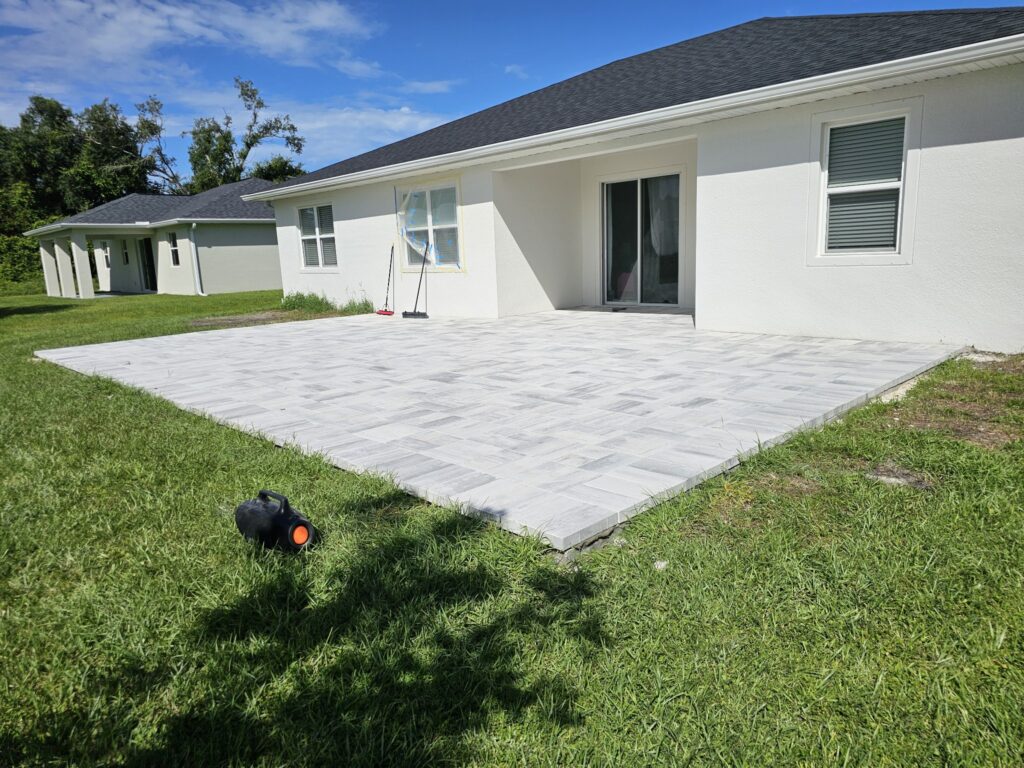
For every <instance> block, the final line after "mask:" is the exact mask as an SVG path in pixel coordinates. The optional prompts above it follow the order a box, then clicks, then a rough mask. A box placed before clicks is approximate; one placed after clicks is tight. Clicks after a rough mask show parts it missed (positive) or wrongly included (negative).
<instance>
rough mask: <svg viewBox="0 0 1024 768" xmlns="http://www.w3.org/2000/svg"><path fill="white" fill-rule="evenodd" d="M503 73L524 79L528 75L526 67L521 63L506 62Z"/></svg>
mask: <svg viewBox="0 0 1024 768" xmlns="http://www.w3.org/2000/svg"><path fill="white" fill-rule="evenodd" d="M505 74H506V75H512V77H518V78H519V79H520V80H525V79H526V78H528V77H529V75H528V74H526V67H524V66H523V65H522V64H506V65H505Z"/></svg>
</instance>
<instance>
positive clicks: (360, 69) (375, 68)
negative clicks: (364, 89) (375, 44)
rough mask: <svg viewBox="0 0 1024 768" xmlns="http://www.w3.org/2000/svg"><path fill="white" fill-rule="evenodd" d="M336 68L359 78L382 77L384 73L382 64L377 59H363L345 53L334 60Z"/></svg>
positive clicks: (344, 73)
mask: <svg viewBox="0 0 1024 768" xmlns="http://www.w3.org/2000/svg"><path fill="white" fill-rule="evenodd" d="M334 68H335V69H337V70H338V71H339V72H341V73H342V74H343V75H348V76H349V77H355V78H359V79H366V78H372V77H380V76H381V75H382V74H384V72H383V70H381V68H380V64H378V63H377V62H376V61H363V60H362V59H357V58H352V57H350V56H348V55H345V56H343V57H342V58H340V59H338V60H337V61H336V62H334Z"/></svg>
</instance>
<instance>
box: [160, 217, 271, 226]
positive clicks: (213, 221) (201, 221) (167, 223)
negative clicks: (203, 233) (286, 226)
mask: <svg viewBox="0 0 1024 768" xmlns="http://www.w3.org/2000/svg"><path fill="white" fill-rule="evenodd" d="M275 221H276V220H275V219H271V218H266V219H167V220H165V221H154V222H153V223H152V224H150V225H149V226H151V227H172V226H174V225H175V224H186V225H187V224H274V223H275Z"/></svg>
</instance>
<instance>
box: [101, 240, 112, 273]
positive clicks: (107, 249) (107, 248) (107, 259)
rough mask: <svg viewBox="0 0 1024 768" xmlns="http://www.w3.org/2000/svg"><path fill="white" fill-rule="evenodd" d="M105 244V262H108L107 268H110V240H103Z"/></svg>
mask: <svg viewBox="0 0 1024 768" xmlns="http://www.w3.org/2000/svg"><path fill="white" fill-rule="evenodd" d="M102 242H103V245H102V248H103V262H104V263H105V264H106V267H107V269H110V241H109V240H104V241H102Z"/></svg>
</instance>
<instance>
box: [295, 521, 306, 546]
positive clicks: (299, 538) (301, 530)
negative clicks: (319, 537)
mask: <svg viewBox="0 0 1024 768" xmlns="http://www.w3.org/2000/svg"><path fill="white" fill-rule="evenodd" d="M292 541H293V542H295V544H296V545H298V546H300V547H301V546H302V545H303V544H305V543H306V542H307V541H309V528H307V527H306V526H304V525H296V526H295V527H294V528H293V529H292Z"/></svg>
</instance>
